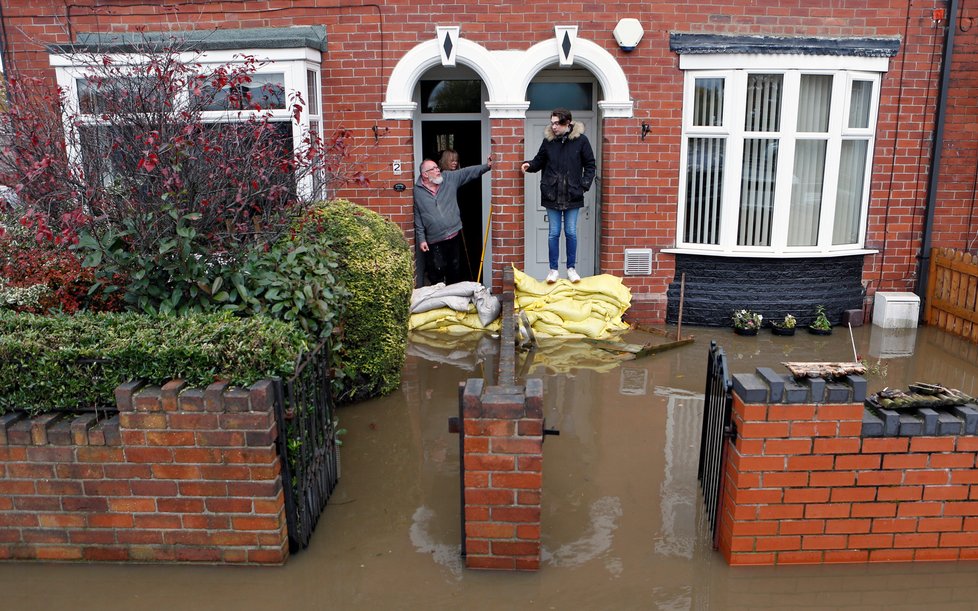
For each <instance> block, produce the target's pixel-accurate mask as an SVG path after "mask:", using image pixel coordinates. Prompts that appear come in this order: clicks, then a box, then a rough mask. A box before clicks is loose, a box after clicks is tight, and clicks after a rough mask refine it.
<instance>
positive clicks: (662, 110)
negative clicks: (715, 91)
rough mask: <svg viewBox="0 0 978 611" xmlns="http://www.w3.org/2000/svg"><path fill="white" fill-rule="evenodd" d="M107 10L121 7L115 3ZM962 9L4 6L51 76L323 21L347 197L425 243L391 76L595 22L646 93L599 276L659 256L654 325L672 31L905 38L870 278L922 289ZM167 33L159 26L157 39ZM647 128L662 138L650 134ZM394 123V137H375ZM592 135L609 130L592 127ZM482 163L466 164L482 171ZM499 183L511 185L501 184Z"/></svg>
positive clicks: (677, 116)
mask: <svg viewBox="0 0 978 611" xmlns="http://www.w3.org/2000/svg"><path fill="white" fill-rule="evenodd" d="M103 4H105V3H103ZM947 5H948V2H947V1H946V0H934V1H933V2H929V3H922V4H921V3H912V2H908V1H907V0H878V1H876V2H873V3H871V4H867V3H860V2H842V3H832V5H831V6H825V3H818V2H810V1H809V0H777V1H775V0H764V1H761V2H756V3H749V4H748V3H744V2H742V1H741V0H716V1H714V2H711V3H708V4H694V5H677V4H676V3H675V2H666V1H665V0H656V1H654V2H644V3H632V2H617V3H611V4H606V5H600V6H598V5H595V6H592V5H585V4H569V5H566V6H562V7H561V11H560V13H559V14H556V13H554V11H553V6H552V5H549V4H546V3H535V4H534V3H515V4H514V3H498V4H493V5H492V6H491V7H490V6H489V5H487V4H484V3H478V2H465V3H456V4H451V5H440V4H418V3H413V2H408V1H407V0H390V1H386V2H382V3H379V4H377V5H369V4H367V5H360V6H352V5H337V4H336V3H334V2H328V1H327V0H294V1H293V0H290V1H286V0H269V1H268V2H264V3H260V6H258V7H257V8H256V5H255V3H253V2H244V1H228V2H222V3H219V4H218V3H214V2H205V1H204V0H200V1H199V2H186V1H183V0H181V1H180V2H177V1H175V0H163V1H161V2H158V3H155V4H154V3H146V2H140V3H134V2H121V1H120V2H111V3H108V4H107V5H104V6H103V5H99V4H95V5H93V4H91V3H88V4H73V5H71V6H69V7H68V8H67V9H66V8H65V6H64V3H63V2H60V0H34V1H32V2H30V3H16V2H10V1H7V2H5V3H4V11H3V14H4V16H5V19H6V28H5V31H6V32H7V40H6V41H5V42H6V43H7V45H8V50H9V53H8V56H7V60H8V61H7V64H8V65H7V66H5V67H6V68H7V69H8V70H9V69H13V70H18V69H20V70H34V71H43V72H44V73H45V74H49V75H50V74H51V70H50V67H49V66H48V60H47V57H46V54H45V53H44V52H43V50H42V48H41V46H40V44H39V43H49V42H66V41H69V40H70V39H71V38H73V37H74V35H75V33H77V32H82V31H98V30H101V31H105V30H125V29H128V28H132V27H133V26H136V25H145V24H147V23H153V24H159V27H160V28H173V29H185V28H197V29H207V28H216V27H227V26H229V24H230V26H231V27H235V28H244V27H282V26H289V25H325V26H326V28H327V33H328V34H327V37H328V47H329V49H328V51H327V53H326V54H325V56H324V59H323V64H322V81H323V83H324V85H325V86H324V98H323V114H324V121H325V127H326V129H327V131H330V130H331V129H333V128H338V127H344V128H347V129H349V130H351V132H352V134H353V136H354V138H355V139H356V140H357V142H358V143H360V144H361V145H362V147H360V148H358V154H360V155H362V156H363V157H364V161H365V167H364V169H365V171H366V173H367V175H368V176H370V179H371V184H370V185H369V186H364V187H359V186H356V187H351V188H350V189H347V190H344V191H343V192H342V193H341V195H343V196H346V197H349V198H350V199H352V200H354V201H357V202H360V203H363V204H366V205H368V206H370V207H371V208H372V209H374V210H376V211H377V212H379V213H381V214H383V215H385V216H386V217H388V218H390V219H391V220H393V221H395V222H397V223H398V224H400V226H401V227H402V228H403V229H404V231H405V233H406V235H408V237H409V238H413V226H412V212H411V207H412V201H411V190H410V189H408V190H406V191H404V192H396V191H394V190H393V188H392V186H393V185H394V184H395V183H397V182H410V179H411V177H413V173H412V174H408V175H407V176H405V175H394V174H393V173H392V170H391V161H392V160H394V159H399V160H401V162H402V165H403V166H404V167H405V168H411V169H412V172H413V169H414V168H416V167H417V165H418V161H419V160H418V159H414V142H415V140H414V123H413V122H412V121H409V120H403V121H385V120H384V119H383V117H382V112H381V104H382V102H383V100H384V96H385V93H386V87H387V84H388V79H389V77H390V74H391V71H392V70H393V68H394V66H395V65H396V64H397V62H398V61H399V60H400V59H401V58H402V57H403V56H404V54H405V53H406V52H407V51H408V50H410V49H412V48H413V47H414V46H415V45H417V44H419V43H422V42H425V41H428V40H431V39H433V38H434V36H435V32H434V28H435V26H436V25H453V24H458V25H460V26H461V35H462V36H463V37H465V38H467V39H470V40H472V41H474V42H476V43H478V44H480V45H482V46H483V47H485V48H487V49H490V50H493V51H495V50H505V49H519V50H523V49H527V48H529V47H530V46H531V45H533V44H536V43H539V42H541V41H546V40H552V38H553V36H554V31H553V26H554V25H555V24H572V25H577V26H578V27H579V32H578V36H579V37H580V38H583V39H588V40H591V41H593V42H595V43H596V44H599V45H601V46H602V47H604V48H605V49H606V50H607V51H608V52H609V53H610V54H611V55H612V56H613V57H614V58H615V60H616V61H617V62H618V63H619V65H620V66H621V68H622V69H623V71H624V73H625V76H626V77H627V79H628V83H629V94H630V96H631V97H632V99H633V100H634V103H635V110H634V117H633V118H628V119H624V118H614V119H606V120H603V125H602V127H603V131H602V138H601V142H600V143H598V142H596V143H595V144H599V145H600V147H601V166H602V183H601V226H600V236H599V244H600V253H599V260H600V265H601V270H602V271H604V272H608V273H612V274H616V275H619V276H621V275H623V268H624V250H625V249H626V248H652V249H654V250H655V251H656V257H655V267H654V272H653V274H652V275H651V276H629V277H625V283H626V284H627V285H628V286H629V288H630V289H631V291H632V294H633V302H634V304H635V307H634V312H632V315H631V317H632V318H635V319H637V320H640V321H645V322H658V321H662V320H663V319H664V317H665V315H666V290H667V286H668V283H669V282H670V280H672V278H673V275H674V271H675V261H674V257H673V256H672V255H669V254H665V253H661V252H660V251H661V249H664V248H669V247H672V246H674V245H675V241H676V235H675V234H676V220H677V199H676V196H677V192H678V186H679V185H678V181H679V173H680V168H679V154H680V147H681V123H682V89H683V75H682V72H681V71H680V70H679V69H678V57H677V56H676V54H675V53H673V52H671V51H670V50H669V42H668V40H669V32H670V31H680V32H697V33H724V34H758V35H788V36H859V37H862V36H867V37H873V36H898V37H900V39H901V47H900V52H899V53H898V54H897V55H896V56H895V57H894V58H892V59H891V61H890V69H889V72H887V73H886V74H885V75H884V76H883V79H882V89H881V99H880V106H879V121H878V129H877V137H876V140H875V150H874V165H873V169H872V180H871V184H872V186H873V191H872V194H871V201H870V206H869V211H868V221H867V230H866V247H867V249H877V250H879V251H880V252H879V254H873V255H867V256H866V257H865V263H864V267H863V272H862V276H863V280H864V281H866V282H867V284H869V285H870V287H869V289H870V292H872V291H873V290H877V289H879V290H897V291H903V290H910V289H912V288H913V285H914V283H915V278H916V265H917V259H916V255H917V250H918V249H919V246H920V227H921V223H922V218H923V213H924V202H925V199H926V185H927V174H928V170H929V163H930V157H931V145H930V142H931V140H932V135H933V131H934V111H935V108H936V98H937V91H938V87H937V77H938V70H939V68H940V63H941V46H942V44H943V37H944V25H946V24H942V23H938V22H935V21H934V20H933V9H934V8H940V7H946V6H947ZM623 15H627V16H629V17H634V18H637V19H639V20H640V21H641V22H642V24H643V26H644V27H645V37H644V38H643V40H642V42H641V43H640V45H639V46H638V48H636V49H635V50H634V51H632V52H631V53H626V52H623V51H621V50H620V49H619V48H618V46H617V45H616V44H615V41H614V38H613V36H612V30H613V28H614V27H615V25H616V23H617V21H618V19H619V18H620V17H621V16H623ZM155 27H156V26H154V28H155ZM976 35H978V30H975V29H971V30H968V31H967V32H961V31H959V32H958V34H957V42H956V56H955V57H956V59H955V66H956V71H957V72H956V75H955V79H954V80H953V85H952V92H951V99H952V101H951V108H952V115H953V116H952V118H951V119H950V120H949V130H948V137H949V141H948V144H947V148H946V151H945V153H946V154H945V165H944V167H945V168H946V170H945V173H944V175H943V176H942V178H943V179H944V181H945V183H946V184H945V185H944V186H943V188H942V198H941V209H940V210H939V213H938V217H937V219H936V222H935V225H936V227H937V229H938V235H937V238H938V240H937V241H936V242H935V243H936V244H937V245H949V246H959V245H966V244H969V243H970V242H973V238H974V236H975V229H976V227H978V214H975V210H976V202H975V198H974V196H973V191H974V188H973V186H974V185H973V183H974V178H975V175H976V163H975V159H976V151H978V145H976V142H978V138H975V137H974V136H975V133H974V132H975V129H976V128H975V125H974V121H973V119H974V112H973V111H974V105H975V103H976V100H978V96H976V95H973V92H974V89H975V78H974V69H973V65H974V62H973V61H972V56H973V54H974V49H975V48H976V45H975V37H976ZM643 122H646V123H648V124H649V126H650V127H651V130H652V131H651V133H650V134H649V136H648V137H647V138H645V139H642V138H641V137H640V133H641V124H642V123H643ZM374 126H378V127H379V129H380V132H381V133H386V135H385V136H384V137H382V138H381V139H380V141H379V142H374V137H373V130H372V128H373V127H374ZM592 133H593V132H592ZM523 137H524V136H523V122H522V121H521V120H514V119H505V120H503V119H499V120H497V119H493V120H491V121H490V132H489V138H490V145H491V148H492V150H494V151H497V152H500V153H502V160H501V161H500V163H498V164H497V165H496V167H495V168H494V170H493V172H492V174H491V177H490V179H489V180H491V181H492V197H493V203H494V205H496V206H497V207H496V208H495V210H494V215H493V221H492V240H493V242H492V243H493V248H494V259H493V261H492V267H493V269H494V270H495V273H493V274H491V275H490V276H491V277H492V278H493V279H494V282H495V284H494V286H493V289H494V290H498V289H499V275H500V274H499V270H501V269H503V268H505V267H507V266H508V265H509V264H511V263H516V264H517V265H522V261H523V252H524V241H523V235H522V233H523V223H524V211H523V202H524V199H525V198H524V193H523V181H522V179H521V175H520V174H519V170H518V161H519V160H521V159H522V158H523V157H524V152H523V146H524V143H523ZM475 161H476V160H469V161H467V163H474V162H475ZM497 183H498V184H497Z"/></svg>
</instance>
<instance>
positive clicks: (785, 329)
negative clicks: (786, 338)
mask: <svg viewBox="0 0 978 611" xmlns="http://www.w3.org/2000/svg"><path fill="white" fill-rule="evenodd" d="M797 323H798V321H797V320H796V319H795V317H794V316H792V315H791V314H785V315H784V320H781V321H773V322H772V323H771V333H773V334H775V335H794V334H795V325H796V324H797Z"/></svg>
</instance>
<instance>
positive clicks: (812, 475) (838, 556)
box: [718, 372, 978, 565]
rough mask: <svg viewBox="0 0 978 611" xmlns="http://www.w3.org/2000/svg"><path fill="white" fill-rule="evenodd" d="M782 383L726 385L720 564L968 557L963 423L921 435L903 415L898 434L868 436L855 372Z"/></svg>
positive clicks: (976, 551) (977, 494)
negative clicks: (832, 380)
mask: <svg viewBox="0 0 978 611" xmlns="http://www.w3.org/2000/svg"><path fill="white" fill-rule="evenodd" d="M768 373H769V374H770V372H768ZM737 377H739V376H735V380H736V378H737ZM751 377H756V376H751ZM762 377H763V376H762ZM748 379H749V378H748ZM767 379H775V378H774V376H772V375H768V376H767ZM818 382H820V381H818ZM735 384H736V381H735ZM788 384H790V386H788V385H785V386H782V387H776V388H774V387H769V388H774V391H775V392H774V393H773V395H774V396H771V395H770V394H768V391H767V390H765V387H764V386H759V385H757V384H752V383H750V382H748V383H747V384H746V385H745V384H741V385H740V387H739V389H738V391H735V393H734V403H733V411H734V415H733V421H734V424H735V425H736V427H737V437H736V440H735V442H734V444H733V445H732V446H729V452H728V454H727V457H728V462H727V467H726V473H725V477H724V498H723V504H722V507H721V510H720V513H719V518H718V519H719V520H720V529H721V530H720V549H721V551H722V552H723V554H724V556H725V557H726V559H727V561H728V562H729V563H730V564H735V565H745V564H811V563H830V562H833V563H834V562H902V561H925V560H971V559H978V469H976V468H975V467H976V462H975V457H976V453H978V437H976V436H975V435H974V426H970V429H968V430H970V434H968V433H965V432H964V431H965V428H964V427H963V426H962V428H961V434H946V435H934V434H929V435H928V434H916V433H923V429H922V428H920V429H918V428H916V424H915V428H913V429H911V428H909V425H910V424H911V423H910V422H909V421H908V423H907V425H908V426H907V428H904V429H903V430H900V429H899V428H898V429H896V434H898V435H903V436H892V437H883V436H868V435H867V433H871V434H878V435H883V434H884V431H883V427H882V426H877V425H878V424H879V423H878V422H877V421H876V420H877V419H875V418H873V417H870V416H868V415H866V413H865V409H864V406H863V402H862V397H860V396H859V394H860V393H859V385H858V381H857V384H856V385H855V386H851V387H847V386H845V385H832V384H830V385H828V386H824V385H821V384H811V385H808V384H806V385H802V386H799V385H797V384H793V383H791V382H790V380H789V381H788ZM776 385H777V382H775V386H776ZM751 387H753V388H751ZM862 388H863V389H864V388H865V382H864V381H863V383H862ZM789 391H791V393H793V394H789ZM758 392H760V393H761V394H760V396H759V395H757V394H756V393H758ZM863 392H864V391H863ZM744 396H747V399H746V400H745V398H744ZM789 401H791V402H789ZM964 411H967V412H968V413H969V414H970V413H971V410H970V408H969V409H968V410H964ZM968 418H972V419H974V416H968ZM864 420H865V422H864ZM914 420H916V419H914ZM918 422H919V421H918ZM962 424H963V423H962ZM921 426H922V425H921ZM889 432H893V431H889Z"/></svg>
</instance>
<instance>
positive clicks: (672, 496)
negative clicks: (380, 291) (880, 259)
mask: <svg viewBox="0 0 978 611" xmlns="http://www.w3.org/2000/svg"><path fill="white" fill-rule="evenodd" d="M684 333H688V334H691V335H694V336H695V337H696V341H695V342H694V343H693V344H691V345H688V346H684V347H681V348H677V349H675V350H672V351H668V352H664V353H662V354H659V355H655V356H650V357H646V358H644V359H640V360H634V361H627V362H624V363H618V362H616V361H613V360H611V359H610V358H609V357H608V355H607V353H603V352H601V351H600V350H597V349H594V348H591V347H588V346H585V345H583V344H581V345H578V344H573V345H567V344H564V345H561V346H553V345H545V346H542V347H541V350H539V351H538V353H537V354H536V355H535V357H534V364H533V366H532V368H531V369H530V372H529V375H530V376H532V377H540V378H543V380H544V388H545V391H544V401H545V408H544V413H545V416H546V424H547V426H548V427H550V428H556V429H559V431H560V435H559V436H557V437H548V438H547V439H546V443H545V444H544V477H543V481H544V489H543V517H542V528H543V546H544V558H543V562H542V568H541V570H540V571H539V572H536V573H496V572H484V571H469V570H465V569H463V568H462V562H461V559H460V557H459V540H460V537H459V529H460V521H459V515H460V507H459V476H458V467H459V465H458V438H457V436H455V435H452V434H450V433H449V432H448V418H449V417H451V416H454V415H456V414H457V410H458V383H459V382H460V381H464V380H465V379H467V378H470V377H483V374H484V372H483V369H484V367H485V361H484V359H485V358H487V357H488V358H490V360H491V351H492V346H491V344H487V343H486V342H483V343H482V344H476V342H475V340H466V341H462V342H458V343H446V342H439V341H438V338H437V337H435V338H432V337H431V336H424V337H423V338H421V337H419V338H418V341H417V342H414V343H412V346H411V348H410V350H409V355H408V360H407V364H406V366H405V375H404V379H403V382H402V385H401V388H400V390H398V391H397V392H395V393H394V394H392V395H390V396H388V397H384V398H382V399H378V400H374V401H370V402H367V403H363V404H360V405H355V406H350V407H345V408H342V409H341V410H340V411H339V418H340V426H341V427H343V428H345V429H347V431H348V432H347V434H346V435H344V437H343V444H344V445H343V448H342V477H341V480H340V483H339V486H338V488H337V489H336V492H335V493H334V496H333V497H332V498H331V500H330V503H329V505H328V506H327V508H326V512H325V514H324V516H323V517H322V519H321V520H320V523H319V526H318V528H317V530H316V532H315V534H314V535H313V539H312V542H311V544H310V547H309V549H307V550H306V551H304V552H301V553H299V554H298V555H296V556H294V557H293V558H292V559H290V560H289V562H288V564H287V565H286V566H284V567H281V568H241V567H237V568H222V567H173V566H122V565H68V564H60V565H58V564H0V588H2V592H3V594H2V595H0V609H3V610H14V609H16V610H20V609H25V610H26V609H32V610H33V609H99V610H109V609H137V608H138V609H236V610H245V609H249V610H250V609H256V610H257V609H262V610H267V609H287V608H288V609H303V610H304V609H454V608H464V609H508V608H516V607H519V608H538V609H786V608H791V607H800V608H807V609H860V610H864V609H886V610H892V609H920V608H922V607H925V606H928V607H930V608H933V609H941V610H947V609H952V610H953V609H978V563H934V564H915V565H911V564H884V565H833V566H812V567H804V566H791V567H769V568H744V567H742V568H736V569H732V568H730V567H728V566H727V565H726V564H725V562H724V561H723V558H722V557H721V556H720V555H719V553H717V552H714V551H713V550H712V549H711V548H710V544H709V535H708V529H707V527H706V525H705V522H704V518H703V511H702V507H701V501H700V499H699V495H698V484H697V481H696V469H697V458H698V446H699V435H700V418H701V415H702V393H703V387H704V383H705V382H704V381H705V375H706V363H707V351H708V349H709V345H710V340H711V339H716V340H717V341H718V342H719V343H720V345H721V346H722V347H723V348H724V349H725V350H726V353H727V356H728V359H729V361H728V362H729V365H730V369H731V371H732V372H733V373H751V372H753V371H754V368H755V367H759V366H769V367H772V368H774V369H775V371H778V372H784V371H785V370H784V368H783V367H782V366H781V365H780V363H781V362H782V361H811V360H826V361H850V360H852V358H853V354H852V353H853V345H852V343H851V342H850V339H849V334H848V332H847V331H846V330H844V329H842V328H836V329H835V332H834V334H833V335H832V336H829V337H815V336H810V335H808V334H807V333H806V332H805V331H804V330H799V332H798V335H796V336H795V337H774V336H772V335H771V334H770V333H769V332H768V331H764V332H762V333H761V334H760V335H759V336H757V337H739V336H735V335H734V334H733V332H732V330H730V329H706V328H684ZM854 333H855V337H854V343H855V349H856V352H858V353H859V355H860V357H861V358H865V359H866V361H867V362H868V363H869V365H870V366H871V367H872V368H873V370H874V372H875V373H873V374H871V375H869V376H868V380H869V392H875V391H877V390H880V389H881V388H883V387H885V386H892V387H904V388H905V387H906V385H907V384H908V383H910V382H914V381H925V382H935V383H942V384H944V385H946V386H949V387H955V388H958V389H960V390H961V391H963V392H965V393H968V394H970V395H972V396H975V395H978V346H975V345H972V344H969V343H967V342H964V341H960V340H957V339H954V338H952V337H950V336H947V335H945V334H942V333H940V332H938V331H936V330H933V329H930V328H926V327H922V328H920V329H916V330H909V331H896V332H890V333H884V332H883V331H882V330H881V329H878V328H874V327H868V326H867V327H860V328H857V329H855V330H854ZM628 339H629V341H646V340H647V337H646V339H645V340H641V339H639V338H634V337H633V338H628ZM884 374H885V375H884ZM976 545H978V542H976Z"/></svg>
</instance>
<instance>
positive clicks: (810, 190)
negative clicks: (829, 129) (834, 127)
mask: <svg viewBox="0 0 978 611" xmlns="http://www.w3.org/2000/svg"><path fill="white" fill-rule="evenodd" d="M827 144H828V142H827V141H825V140H799V141H798V142H797V143H795V167H794V171H793V174H794V176H793V177H792V185H791V212H790V214H789V216H788V246H815V245H816V244H818V219H819V212H820V211H821V209H822V179H823V177H824V176H825V151H826V148H827Z"/></svg>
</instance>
